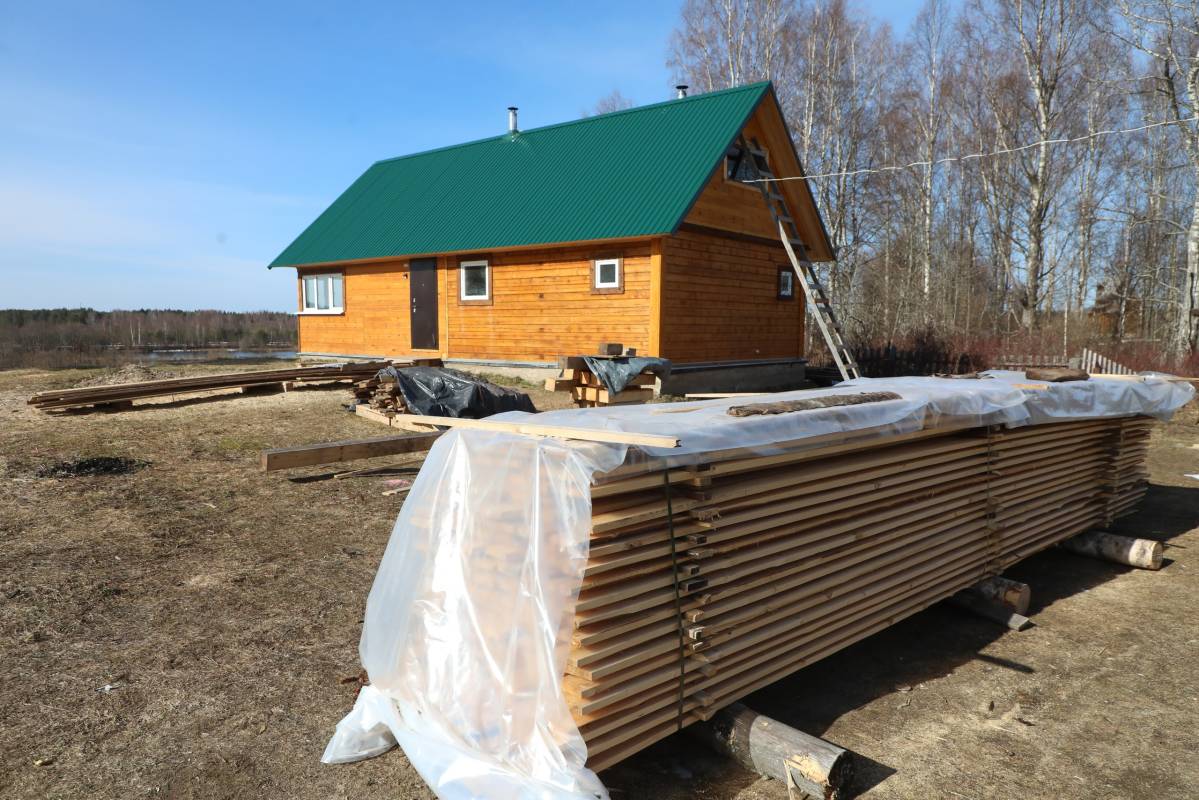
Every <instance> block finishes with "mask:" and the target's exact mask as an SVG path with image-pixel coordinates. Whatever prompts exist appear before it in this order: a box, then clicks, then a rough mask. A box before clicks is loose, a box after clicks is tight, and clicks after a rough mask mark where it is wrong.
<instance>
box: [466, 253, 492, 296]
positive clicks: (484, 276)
mask: <svg viewBox="0 0 1199 800" xmlns="http://www.w3.org/2000/svg"><path fill="white" fill-rule="evenodd" d="M458 297H460V298H461V299H463V300H490V299H491V266H490V265H489V264H488V263H487V262H486V261H463V262H461V263H460V264H459V265H458Z"/></svg>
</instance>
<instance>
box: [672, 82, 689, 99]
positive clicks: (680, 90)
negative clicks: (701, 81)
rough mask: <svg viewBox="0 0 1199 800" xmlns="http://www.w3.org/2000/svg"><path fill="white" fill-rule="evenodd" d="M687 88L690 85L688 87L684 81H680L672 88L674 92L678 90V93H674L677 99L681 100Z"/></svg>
mask: <svg viewBox="0 0 1199 800" xmlns="http://www.w3.org/2000/svg"><path fill="white" fill-rule="evenodd" d="M688 88H690V87H688V86H687V84H685V83H680V84H679V85H678V86H676V87H674V90H675V91H676V92H678V94H676V95H675V97H677V98H678V99H679V100H682V99H683V98H684V97H686V96H687V89H688Z"/></svg>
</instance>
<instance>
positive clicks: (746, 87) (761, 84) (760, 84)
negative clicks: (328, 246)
mask: <svg viewBox="0 0 1199 800" xmlns="http://www.w3.org/2000/svg"><path fill="white" fill-rule="evenodd" d="M769 86H770V81H756V82H754V83H746V84H742V85H741V86H730V87H729V88H727V89H716V90H714V91H711V92H704V93H703V94H696V95H690V96H688V97H681V98H679V97H676V98H673V99H671V100H660V101H658V102H657V103H647V104H646V105H643V106H633V107H632V108H622V109H619V110H617V111H607V112H605V113H603V114H596V115H594V116H590V117H581V118H579V119H569V120H566V121H565V122H551V123H550V124H549V125H542V126H540V127H538V128H529V129H528V130H527V131H518V132H517V136H520V135H528V134H531V133H540V132H541V131H547V130H552V129H554V128H565V127H568V126H570V125H581V124H583V123H587V122H594V121H595V120H597V119H603V118H607V117H617V116H621V115H623V114H633V113H637V112H639V111H648V110H649V109H651V108H661V107H662V106H670V105H679V104H683V103H691V102H693V101H699V100H704V99H711V98H715V97H723V96H724V95H729V94H734V93H736V92H747V91H750V90H753V89H757V90H762V89H765V88H766V87H769ZM508 138H512V134H510V133H501V134H499V135H497V136H484V137H483V138H482V139H472V140H470V141H469V142H460V143H458V144H449V145H444V146H442V147H433V148H430V149H428V150H418V151H417V152H415V153H407V154H405V155H402V156H392V157H391V158H383V159H380V160H378V161H376V162H375V164H390V163H392V162H393V161H403V160H404V159H406V158H416V157H417V156H425V155H431V154H433V153H444V152H447V151H449V150H457V149H458V148H460V147H473V146H475V145H477V144H483V143H484V142H492V141H497V140H500V139H508Z"/></svg>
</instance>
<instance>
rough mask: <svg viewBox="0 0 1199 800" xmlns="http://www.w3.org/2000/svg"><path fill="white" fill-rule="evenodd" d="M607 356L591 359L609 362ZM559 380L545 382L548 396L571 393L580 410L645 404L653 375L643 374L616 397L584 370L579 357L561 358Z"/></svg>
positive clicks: (586, 369) (650, 390) (585, 364)
mask: <svg viewBox="0 0 1199 800" xmlns="http://www.w3.org/2000/svg"><path fill="white" fill-rule="evenodd" d="M608 357H609V356H592V358H608ZM558 369H559V370H560V372H559V374H558V377H556V378H546V381H545V388H546V391H550V392H570V395H571V398H572V399H573V400H574V401H575V405H576V406H578V407H579V408H596V407H599V406H616V405H627V404H629V403H647V402H649V401H650V400H652V399H653V398H654V389H653V386H654V382H655V381H656V380H657V378H656V376H654V374H653V373H652V372H642V373H641V374H640V375H637V376H636V377H635V378H633V379H632V380H631V381H630V382H629V385H628V386H626V387H625V388H624V389H623V390H621V391H620V392H618V393H615V394H613V393H612V392H610V391H608V390H607V389H606V388H605V387H604V384H603V382H602V381H601V380H600V379H599V377H598V376H597V375H596V374H595V373H593V372H591V370H589V369H588V368H587V362H586V361H584V360H583V357H582V356H564V357H562V358H559V359H558Z"/></svg>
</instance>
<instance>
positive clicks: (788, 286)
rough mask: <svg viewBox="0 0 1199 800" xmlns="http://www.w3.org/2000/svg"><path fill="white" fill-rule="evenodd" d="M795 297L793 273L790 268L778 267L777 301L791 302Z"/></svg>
mask: <svg viewBox="0 0 1199 800" xmlns="http://www.w3.org/2000/svg"><path fill="white" fill-rule="evenodd" d="M794 297H795V272H794V271H793V270H792V269H791V267H779V285H778V299H779V300H791V299H793V298H794Z"/></svg>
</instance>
